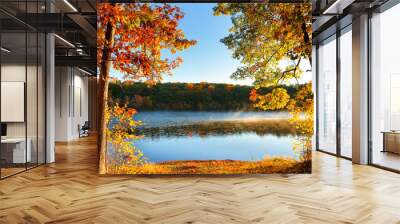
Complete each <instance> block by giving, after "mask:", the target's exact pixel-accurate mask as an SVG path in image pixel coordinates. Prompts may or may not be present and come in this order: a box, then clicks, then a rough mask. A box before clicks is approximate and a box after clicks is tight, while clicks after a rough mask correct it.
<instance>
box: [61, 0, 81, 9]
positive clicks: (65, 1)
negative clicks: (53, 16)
mask: <svg viewBox="0 0 400 224" xmlns="http://www.w3.org/2000/svg"><path fill="white" fill-rule="evenodd" d="M64 3H65V4H67V5H68V6H69V7H70V8H71V9H72V10H73V11H74V12H78V10H77V9H76V8H75V7H74V6H73V5H72V4H71V3H70V2H69V1H68V0H64Z"/></svg>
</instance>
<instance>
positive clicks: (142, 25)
mask: <svg viewBox="0 0 400 224" xmlns="http://www.w3.org/2000/svg"><path fill="white" fill-rule="evenodd" d="M97 13H98V17H97V32H98V33H97V63H98V65H97V66H98V68H99V72H100V75H99V94H98V97H99V105H98V106H99V116H100V118H99V122H100V124H99V134H98V148H99V173H100V174H105V173H106V149H107V138H106V130H107V122H106V118H105V115H106V112H107V101H108V84H109V80H110V69H111V68H114V69H115V70H117V71H120V72H121V73H122V74H124V77H123V78H124V79H126V80H134V81H145V82H147V83H149V84H153V83H156V82H159V81H161V80H162V77H163V75H165V74H170V72H171V70H172V69H174V68H176V67H177V66H179V64H181V63H182V59H181V58H180V57H175V58H172V59H171V58H166V57H162V52H163V51H164V50H169V51H170V52H171V53H172V54H174V53H175V52H177V51H181V50H184V49H186V48H189V47H190V46H192V45H194V44H195V41H193V40H188V39H186V38H185V35H184V33H183V31H182V30H181V29H179V28H178V22H179V20H181V19H182V18H183V16H184V14H183V12H181V11H180V9H179V8H178V7H174V6H171V5H168V4H162V5H150V4H140V3H131V4H116V3H102V4H98V9H97Z"/></svg>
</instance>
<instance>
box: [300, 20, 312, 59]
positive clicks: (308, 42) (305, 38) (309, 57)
mask: <svg viewBox="0 0 400 224" xmlns="http://www.w3.org/2000/svg"><path fill="white" fill-rule="evenodd" d="M301 29H302V30H303V39H304V43H306V44H309V45H311V38H310V36H309V35H308V32H307V24H306V23H305V22H304V23H303V24H301ZM306 54H307V56H308V60H309V62H310V65H312V59H311V55H312V52H311V48H310V49H309V50H307V52H306Z"/></svg>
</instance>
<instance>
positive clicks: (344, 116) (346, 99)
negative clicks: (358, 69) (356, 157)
mask: <svg viewBox="0 0 400 224" xmlns="http://www.w3.org/2000/svg"><path fill="white" fill-rule="evenodd" d="M351 48H352V35H351V30H350V31H348V32H346V33H344V34H342V35H341V36H340V123H341V124H340V127H341V130H340V144H341V146H340V150H341V151H340V153H341V155H342V156H345V157H349V158H351V157H352V148H351V145H352V143H351V141H352V138H351V136H352V125H351V124H352V49H351Z"/></svg>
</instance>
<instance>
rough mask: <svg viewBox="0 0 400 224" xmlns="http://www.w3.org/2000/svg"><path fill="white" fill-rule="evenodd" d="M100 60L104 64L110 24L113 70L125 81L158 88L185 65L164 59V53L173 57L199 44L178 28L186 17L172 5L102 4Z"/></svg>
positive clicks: (98, 52) (178, 59)
mask: <svg viewBox="0 0 400 224" xmlns="http://www.w3.org/2000/svg"><path fill="white" fill-rule="evenodd" d="M97 12H98V23H97V24H98V27H97V28H98V35H97V36H98V40H97V44H98V47H97V57H98V60H97V61H98V63H100V62H101V59H102V53H103V47H104V46H105V41H106V40H105V30H106V27H107V24H108V23H109V22H110V23H111V24H112V25H113V27H114V28H115V31H114V32H115V33H114V45H113V47H112V49H111V51H112V53H111V57H112V59H111V60H112V61H113V67H114V69H116V70H119V71H121V72H122V73H124V79H125V80H135V81H145V82H148V83H150V84H154V83H156V82H159V81H161V80H162V76H163V75H164V74H170V72H171V70H172V69H174V68H176V67H177V66H179V65H180V64H181V63H182V58H180V57H175V58H172V59H171V58H165V57H162V54H161V53H162V51H163V50H169V51H170V52H171V53H172V54H174V53H176V52H177V51H182V50H184V49H187V48H189V47H191V46H193V45H195V44H196V41H195V40H188V39H186V38H185V34H184V33H183V31H182V30H181V29H179V28H178V23H179V20H181V19H182V18H183V16H184V14H183V12H181V11H180V9H179V8H178V7H174V6H171V5H168V4H163V5H149V4H139V3H132V4H111V3H104V4H98V10H97Z"/></svg>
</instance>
